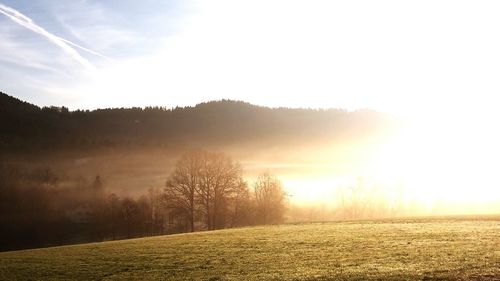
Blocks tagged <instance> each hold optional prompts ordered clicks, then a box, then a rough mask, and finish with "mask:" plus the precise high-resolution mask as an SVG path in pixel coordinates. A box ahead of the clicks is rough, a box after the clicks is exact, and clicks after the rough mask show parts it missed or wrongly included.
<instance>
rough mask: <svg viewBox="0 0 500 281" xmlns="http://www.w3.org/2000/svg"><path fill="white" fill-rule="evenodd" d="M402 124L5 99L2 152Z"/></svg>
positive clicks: (212, 140) (362, 131)
mask: <svg viewBox="0 0 500 281" xmlns="http://www.w3.org/2000/svg"><path fill="white" fill-rule="evenodd" d="M395 124H396V120H394V118H392V117H391V116H388V115H385V114H382V113H379V112H375V111H371V110H359V111H354V112H349V111H346V110H341V109H292V108H268V107H262V106H256V105H252V104H249V103H246V102H241V101H231V100H221V101H212V102H206V103H201V104H198V105H196V106H194V107H175V108H165V107H146V108H139V107H133V108H108V109H97V110H75V111H71V110H68V108H66V107H55V106H51V107H38V106H36V105H33V104H29V103H27V102H23V101H20V100H18V99H16V98H13V97H11V96H8V95H6V94H4V93H1V92H0V151H4V152H5V153H14V152H15V153H20V152H26V151H46V150H48V151H53V150H54V149H57V150H62V149H64V150H75V149H78V151H82V150H92V149H101V148H120V147H177V146H179V144H186V143H187V144H190V145H192V146H205V147H206V146H207V145H210V144H218V145H223V144H228V143H239V144H241V143H249V142H254V143H255V142H262V141H277V142H279V143H282V142H283V141H284V140H286V141H292V140H294V141H304V140H319V139H323V140H328V139H339V138H344V137H349V138H356V137H363V136H369V135H372V134H375V133H380V132H381V131H384V130H386V129H388V128H391V127H393V126H395Z"/></svg>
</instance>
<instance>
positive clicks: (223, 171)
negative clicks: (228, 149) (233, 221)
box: [197, 151, 244, 230]
mask: <svg viewBox="0 0 500 281" xmlns="http://www.w3.org/2000/svg"><path fill="white" fill-rule="evenodd" d="M201 157H202V161H201V163H202V168H201V170H200V172H201V176H200V183H199V184H198V185H197V195H198V198H199V202H200V205H201V206H202V208H201V211H202V213H203V215H204V216H205V221H206V226H207V229H209V230H210V229H219V228H224V227H225V226H226V221H227V211H228V205H229V204H228V203H229V201H230V200H231V199H232V198H233V197H234V195H235V194H237V191H238V189H239V188H240V187H241V186H242V185H243V184H244V181H243V179H242V169H241V166H240V165H239V164H238V163H236V162H234V161H233V160H232V159H231V158H230V157H228V156H227V155H225V154H223V153H216V152H207V151H205V152H204V153H202V154H201Z"/></svg>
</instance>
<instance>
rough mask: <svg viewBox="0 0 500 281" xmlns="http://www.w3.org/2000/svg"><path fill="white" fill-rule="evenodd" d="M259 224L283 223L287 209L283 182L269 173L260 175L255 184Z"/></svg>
mask: <svg viewBox="0 0 500 281" xmlns="http://www.w3.org/2000/svg"><path fill="white" fill-rule="evenodd" d="M254 196H255V207H256V216H257V218H256V220H257V222H258V223H263V224H268V223H281V222H283V221H284V219H285V217H284V215H285V209H286V199H287V198H286V193H285V191H284V189H283V185H282V184H281V181H279V180H278V179H277V178H275V177H274V176H272V175H270V174H269V173H264V174H261V175H259V177H258V178H257V181H256V182H255V184H254Z"/></svg>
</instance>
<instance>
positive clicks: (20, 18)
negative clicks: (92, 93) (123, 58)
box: [0, 3, 109, 70]
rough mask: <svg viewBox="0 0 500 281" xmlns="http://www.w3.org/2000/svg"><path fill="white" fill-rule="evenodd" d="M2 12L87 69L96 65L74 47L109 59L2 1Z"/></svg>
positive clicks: (0, 6) (0, 9) (92, 68)
mask: <svg viewBox="0 0 500 281" xmlns="http://www.w3.org/2000/svg"><path fill="white" fill-rule="evenodd" d="M0 13H1V14H3V15H5V16H6V17H8V18H9V19H11V20H12V21H14V22H15V23H17V24H19V25H21V26H23V27H25V28H27V29H29V30H31V31H33V32H35V33H37V34H40V35H42V36H43V37H45V38H47V39H48V40H49V41H50V42H52V43H53V44H55V45H57V46H59V47H60V48H61V49H62V50H63V51H65V52H66V53H67V54H69V55H70V56H71V57H72V58H73V59H74V60H76V61H77V62H78V63H80V64H81V65H83V66H84V67H85V68H87V69H91V70H94V69H95V66H94V65H93V64H92V63H91V62H90V61H88V60H87V59H86V58H84V57H82V56H81V55H80V54H79V53H78V51H76V50H75V49H74V48H73V47H75V48H78V49H80V50H83V51H85V52H88V53H90V54H93V55H96V56H99V57H101V58H106V59H109V58H108V57H106V56H104V55H102V54H100V53H98V52H96V51H93V50H90V49H88V48H85V47H83V46H80V45H78V44H76V43H74V42H71V41H69V40H67V39H64V38H61V37H59V36H57V35H54V34H52V33H50V32H49V31H47V30H45V29H44V28H43V27H41V26H39V25H37V24H36V23H35V22H34V21H33V20H32V19H30V18H29V17H27V16H25V15H23V14H22V13H21V12H19V11H17V10H15V9H13V8H11V7H8V6H5V5H3V4H1V3H0Z"/></svg>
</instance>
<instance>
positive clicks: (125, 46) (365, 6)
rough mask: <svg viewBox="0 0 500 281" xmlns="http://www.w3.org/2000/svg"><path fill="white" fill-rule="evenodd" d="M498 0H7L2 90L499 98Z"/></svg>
mask: <svg viewBox="0 0 500 281" xmlns="http://www.w3.org/2000/svg"><path fill="white" fill-rule="evenodd" d="M498 14H500V3H499V2H498V1H479V2H478V1H399V0H398V1H294V0H291V1H290V0H266V1H260V0H257V1H234V0H231V1H229V0H228V1H223V0H215V1H193V0H188V1H176V0H167V1H157V0H145V1H134V0H122V1H117V0H116V1H93V0H75V1H70V2H67V1H55V0H29V1H28V0H18V1H6V0H0V87H1V88H0V91H3V92H6V93H8V94H10V95H13V96H16V97H18V98H21V99H23V100H27V101H29V102H32V103H35V104H37V105H41V106H45V105H64V106H68V107H69V108H70V109H77V108H90V109H92V108H99V107H121V106H126V107H129V106H147V105H160V106H167V107H173V106H177V105H180V106H184V105H194V104H196V103H199V102H203V101H208V100H214V99H223V98H228V99H236V100H243V101H248V102H251V103H255V104H259V105H266V106H288V107H312V108H318V107H322V108H324V107H333V108H346V109H357V108H366V107H368V108H373V109H375V110H380V111H384V112H389V113H393V114H396V115H399V116H404V117H412V116H420V115H422V112H425V113H428V114H431V113H434V114H440V112H443V111H446V112H448V113H450V114H453V113H456V112H461V111H462V110H463V109H464V108H467V109H468V110H473V111H479V110H480V111H484V110H491V111H493V110H494V106H493V105H492V102H494V101H495V97H496V96H497V95H498V93H499V90H500V83H498V77H500V75H499V74H500V52H498V50H500V37H499V36H498V34H500V33H499V31H500V17H498Z"/></svg>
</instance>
